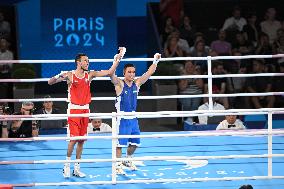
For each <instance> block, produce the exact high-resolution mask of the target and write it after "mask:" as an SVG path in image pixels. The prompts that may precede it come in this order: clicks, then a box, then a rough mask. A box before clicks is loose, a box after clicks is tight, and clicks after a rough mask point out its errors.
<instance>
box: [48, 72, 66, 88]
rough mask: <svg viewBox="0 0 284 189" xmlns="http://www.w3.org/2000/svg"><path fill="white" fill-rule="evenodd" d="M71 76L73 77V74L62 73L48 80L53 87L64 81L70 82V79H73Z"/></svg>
mask: <svg viewBox="0 0 284 189" xmlns="http://www.w3.org/2000/svg"><path fill="white" fill-rule="evenodd" d="M70 75H71V72H61V73H60V74H58V75H56V76H53V77H52V78H50V79H49V80H48V84H49V85H53V84H55V83H59V82H61V81H64V80H70V79H69V78H71V76H70Z"/></svg>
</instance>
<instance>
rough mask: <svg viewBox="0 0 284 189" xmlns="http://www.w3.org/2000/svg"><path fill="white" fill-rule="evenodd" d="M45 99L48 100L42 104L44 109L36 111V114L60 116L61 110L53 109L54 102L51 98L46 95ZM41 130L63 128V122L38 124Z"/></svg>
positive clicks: (46, 121)
mask: <svg viewBox="0 0 284 189" xmlns="http://www.w3.org/2000/svg"><path fill="white" fill-rule="evenodd" d="M43 98H45V99H46V100H45V101H44V102H43V103H42V107H41V108H40V109H38V110H37V111H35V114H59V113H60V112H59V109H57V108H54V107H53V102H52V101H50V98H51V96H50V95H46V96H44V97H43ZM38 125H39V128H40V129H55V128H57V129H58V128H62V126H63V121H62V120H42V121H39V122H38Z"/></svg>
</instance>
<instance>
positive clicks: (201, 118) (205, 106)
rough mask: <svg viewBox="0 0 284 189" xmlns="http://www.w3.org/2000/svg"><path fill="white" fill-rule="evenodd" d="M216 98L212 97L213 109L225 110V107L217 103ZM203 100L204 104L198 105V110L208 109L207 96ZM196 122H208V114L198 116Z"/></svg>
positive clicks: (203, 123) (204, 123)
mask: <svg viewBox="0 0 284 189" xmlns="http://www.w3.org/2000/svg"><path fill="white" fill-rule="evenodd" d="M217 100H218V99H217V98H213V110H225V107H224V106H223V105H222V104H219V103H218V102H217ZM205 101H206V102H205V103H204V104H202V105H201V106H199V107H198V110H209V103H208V98H205ZM198 122H199V124H202V125H206V124H208V116H207V115H204V116H203V115H202V116H198Z"/></svg>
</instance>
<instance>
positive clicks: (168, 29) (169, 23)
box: [161, 17, 176, 44]
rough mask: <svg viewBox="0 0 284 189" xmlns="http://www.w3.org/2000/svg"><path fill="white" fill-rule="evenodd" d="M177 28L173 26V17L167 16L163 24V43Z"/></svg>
mask: <svg viewBox="0 0 284 189" xmlns="http://www.w3.org/2000/svg"><path fill="white" fill-rule="evenodd" d="M175 30H176V28H175V27H174V26H173V19H172V18H171V17H167V18H166V21H165V24H164V26H163V30H162V36H161V38H162V42H163V44H164V43H165V42H166V40H167V39H168V37H169V35H170V34H171V33H172V32H173V31H175Z"/></svg>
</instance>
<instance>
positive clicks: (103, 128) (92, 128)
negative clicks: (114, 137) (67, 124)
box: [88, 119, 112, 133]
mask: <svg viewBox="0 0 284 189" xmlns="http://www.w3.org/2000/svg"><path fill="white" fill-rule="evenodd" d="M111 131H112V129H111V127H110V126H109V125H108V124H106V123H103V122H102V120H101V119H93V120H92V121H91V123H89V124H88V133H98V132H100V133H110V132H111Z"/></svg>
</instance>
